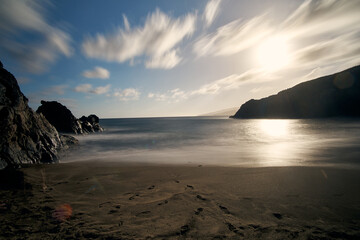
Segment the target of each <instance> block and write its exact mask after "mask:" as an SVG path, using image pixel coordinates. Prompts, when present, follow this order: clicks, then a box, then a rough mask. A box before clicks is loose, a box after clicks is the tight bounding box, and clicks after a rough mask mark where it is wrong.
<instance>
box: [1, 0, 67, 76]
mask: <svg viewBox="0 0 360 240" xmlns="http://www.w3.org/2000/svg"><path fill="white" fill-rule="evenodd" d="M40 3H41V1H36V0H29V1H12V0H3V1H2V2H1V5H0V30H1V38H0V46H1V48H3V49H4V51H5V52H7V53H8V54H9V55H10V56H11V57H13V58H14V59H16V60H17V61H18V62H20V63H21V65H22V66H23V67H24V68H25V69H26V70H27V71H29V72H32V73H41V72H44V71H46V70H47V68H48V65H49V63H53V62H55V61H56V59H57V58H58V57H59V55H65V56H67V57H70V56H71V55H72V52H73V49H72V48H71V46H70V43H71V37H70V36H69V35H68V34H67V33H66V32H64V31H63V30H60V29H58V28H56V27H53V26H51V25H49V24H48V23H47V22H46V20H45V17H44V14H43V13H44V9H43V7H42V6H41V4H40ZM25 33H27V34H33V35H34V36H36V38H39V37H40V40H37V41H34V42H31V43H24V42H23V38H22V37H23V34H25Z"/></svg>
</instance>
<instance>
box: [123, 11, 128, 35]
mask: <svg viewBox="0 0 360 240" xmlns="http://www.w3.org/2000/svg"><path fill="white" fill-rule="evenodd" d="M123 19H124V27H125V30H126V31H130V23H129V20H128V19H127V17H126V15H125V14H123Z"/></svg>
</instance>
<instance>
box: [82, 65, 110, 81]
mask: <svg viewBox="0 0 360 240" xmlns="http://www.w3.org/2000/svg"><path fill="white" fill-rule="evenodd" d="M82 75H83V76H84V77H86V78H101V79H108V78H109V77H110V72H109V71H108V70H107V69H105V68H102V67H95V68H94V69H93V70H86V71H84V72H83V74H82Z"/></svg>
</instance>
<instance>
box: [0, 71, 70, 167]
mask: <svg viewBox="0 0 360 240" xmlns="http://www.w3.org/2000/svg"><path fill="white" fill-rule="evenodd" d="M0 66H1V67H0V168H5V167H16V166H18V165H20V164H26V163H52V162H57V161H58V154H59V150H60V149H61V148H62V146H63V145H62V143H61V140H60V138H59V134H58V132H57V131H56V129H55V128H54V127H53V126H52V125H51V124H50V123H49V122H48V121H47V120H46V118H45V117H44V116H42V115H40V114H37V113H36V112H34V111H33V110H32V109H31V108H30V107H29V106H28V99H27V98H26V97H25V96H24V95H23V93H22V92H21V91H20V88H19V85H18V83H17V81H16V79H15V77H14V76H13V75H12V74H11V73H9V72H8V71H7V70H5V69H4V68H3V67H2V64H0Z"/></svg>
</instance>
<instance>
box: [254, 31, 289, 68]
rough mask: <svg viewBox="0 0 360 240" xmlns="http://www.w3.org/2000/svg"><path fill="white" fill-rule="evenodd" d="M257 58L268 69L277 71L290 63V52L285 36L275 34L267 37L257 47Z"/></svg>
mask: <svg viewBox="0 0 360 240" xmlns="http://www.w3.org/2000/svg"><path fill="white" fill-rule="evenodd" d="M256 54H257V60H258V63H259V64H260V66H261V67H262V68H263V69H265V70H267V71H276V70H279V69H281V68H284V67H285V66H287V65H288V64H289V63H290V60H291V59H290V54H289V50H288V44H287V41H286V38H285V37H281V36H274V37H270V38H267V39H265V40H264V41H263V42H262V43H261V44H260V45H259V46H258V48H257V53H256Z"/></svg>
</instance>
